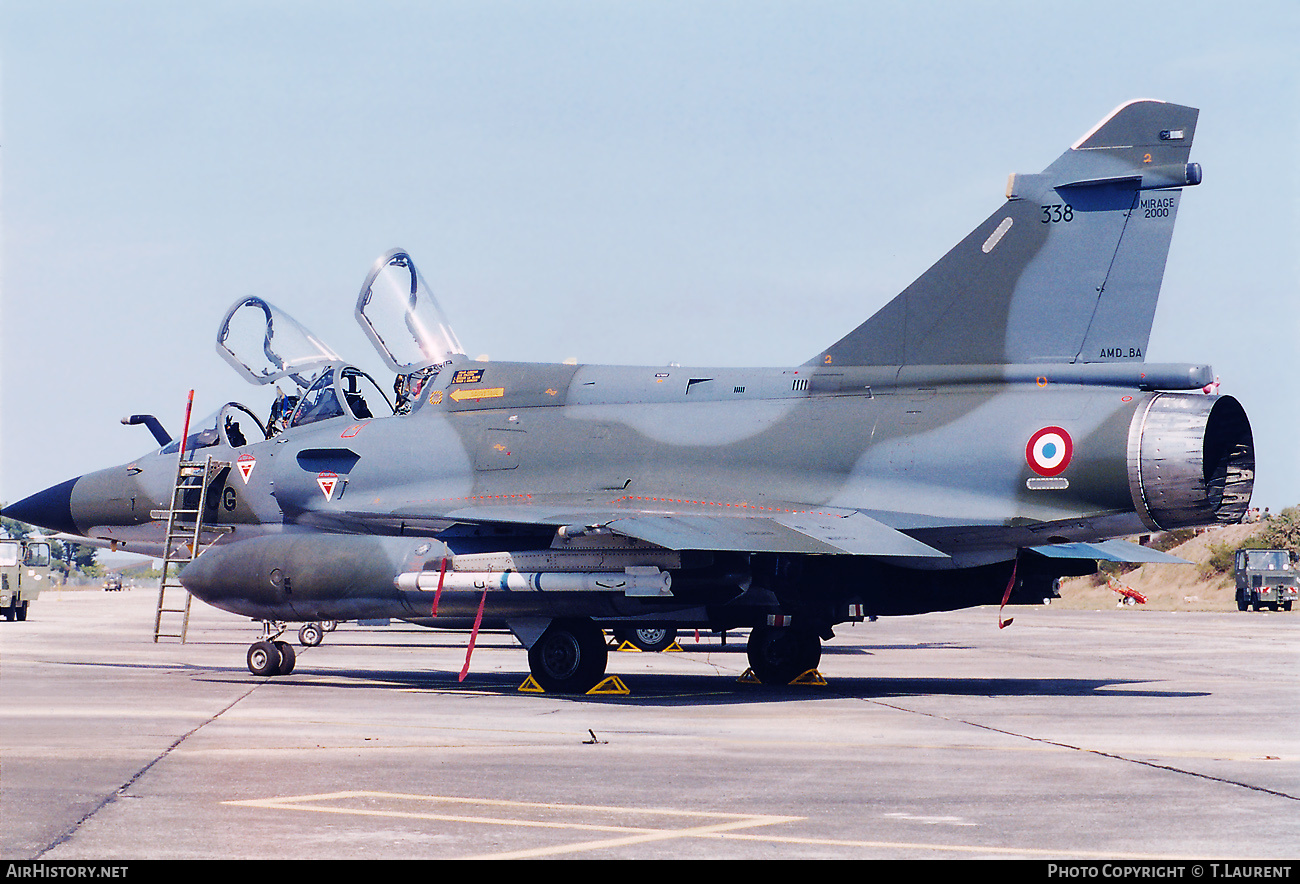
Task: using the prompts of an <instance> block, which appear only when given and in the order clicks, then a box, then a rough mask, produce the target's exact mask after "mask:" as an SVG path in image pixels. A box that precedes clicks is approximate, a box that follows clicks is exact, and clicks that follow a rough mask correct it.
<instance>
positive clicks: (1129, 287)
mask: <svg viewBox="0 0 1300 884" xmlns="http://www.w3.org/2000/svg"><path fill="white" fill-rule="evenodd" d="M1197 117H1198V111H1197V110H1196V109H1195V108H1189V107H1183V106H1180V105H1175V104H1169V103H1164V102H1159V101H1151V100H1141V101H1133V102H1129V103H1127V104H1124V105H1122V106H1120V107H1119V108H1117V109H1116V110H1115V111H1113V112H1112V113H1111V114H1109V115H1108V116H1106V117H1105V118H1104V119H1103V120H1102V121H1101V122H1100V123H1098V124H1097V125H1096V126H1094V127H1093V128H1092V129H1090V130H1089V131H1088V132H1087V133H1086V134H1085V135H1084V136H1083V137H1081V138H1080V139H1079V140H1078V141H1077V142H1075V144H1074V145H1072V146H1071V147H1070V148H1069V149H1068V150H1066V151H1065V153H1063V154H1062V155H1061V156H1060V157H1059V158H1058V159H1057V160H1056V161H1055V162H1053V163H1051V164H1050V165H1049V166H1047V168H1046V169H1044V170H1043V171H1042V172H1040V173H1038V174H1016V175H1012V176H1011V178H1010V180H1009V181H1008V186H1007V193H1006V201H1005V202H1004V203H1003V204H1002V206H1001V207H1000V208H998V209H997V211H995V212H994V213H993V214H992V215H990V216H989V217H988V218H987V219H986V220H985V221H983V222H982V223H981V224H979V226H977V227H976V228H975V229H974V230H973V231H972V232H971V233H970V234H969V235H968V236H967V237H966V238H965V239H963V240H962V241H961V242H960V243H958V244H957V246H956V247H954V248H953V249H952V250H951V251H949V252H948V253H947V254H946V255H944V256H943V257H942V258H941V259H940V260H939V261H938V262H937V263H936V264H935V265H934V266H933V267H931V268H930V269H929V270H928V271H926V272H925V273H924V274H923V275H922V276H921V277H919V278H918V279H917V280H916V281H915V282H914V283H912V284H911V285H910V286H908V287H907V288H906V289H905V290H904V291H903V292H902V293H900V294H899V295H898V296H897V297H896V298H894V299H893V300H892V301H890V302H889V303H888V304H886V305H885V306H884V307H883V308H882V309H881V310H880V311H879V312H877V313H876V314H874V315H873V316H871V317H870V318H868V319H867V320H866V321H865V322H863V323H862V324H860V325H858V326H857V327H856V328H854V329H853V330H851V331H849V332H848V333H847V334H846V335H844V336H843V337H841V338H840V339H839V340H837V341H835V343H833V344H831V345H830V346H828V347H827V348H825V349H824V350H822V351H821V352H820V353H817V354H815V355H813V356H812V357H811V358H810V359H808V360H807V361H806V362H804V363H803V364H801V365H795V366H787V367H777V368H755V369H741V368H694V367H686V368H684V367H679V366H670V367H666V368H665V367H629V366H595V365H568V364H554V365H547V364H525V363H510V362H490V363H487V362H476V361H472V360H470V359H468V358H467V357H466V355H465V353H464V351H463V348H462V347H460V345H459V342H458V341H457V339H456V337H455V335H454V333H452V332H451V329H450V326H449V325H448V324H447V323H446V320H445V316H443V314H442V313H441V310H440V308H439V307H438V306H437V305H436V302H434V300H433V299H432V298H431V297H430V296H429V294H428V289H427V285H426V284H425V283H424V281H423V279H422V277H421V276H420V274H419V273H418V272H417V271H416V270H415V266H414V263H413V262H412V261H411V259H410V256H409V255H408V254H407V253H405V252H403V251H401V250H395V251H393V252H390V253H389V254H387V255H385V256H383V257H381V258H380V259H379V260H378V261H377V262H376V264H375V266H374V267H373V268H372V270H371V272H370V274H369V275H368V276H367V278H366V281H365V283H364V284H363V286H362V289H361V293H360V296H359V298H358V302H357V309H356V315H357V318H358V320H359V321H360V322H361V324H362V327H363V328H364V329H365V330H366V332H367V334H368V335H369V336H370V338H371V340H372V342H374V343H375V345H376V347H377V348H378V349H379V351H380V352H381V354H383V355H384V356H385V360H386V362H387V364H388V367H389V368H390V369H391V370H393V371H394V372H395V373H396V375H397V377H398V382H399V383H398V386H397V393H398V396H397V402H396V403H395V404H393V405H391V406H388V407H386V408H377V407H376V406H377V405H378V400H377V399H375V398H374V396H373V394H372V393H369V391H362V387H361V386H357V385H356V384H352V385H351V386H349V384H345V383H344V382H343V380H342V378H343V374H344V373H345V372H346V370H347V369H346V367H345V366H342V365H341V364H329V365H326V366H325V367H324V368H323V369H322V370H321V371H320V372H319V373H318V374H317V376H316V379H315V380H313V381H312V382H311V383H310V384H309V385H308V386H307V388H306V390H305V392H304V393H303V395H302V396H301V397H300V401H299V402H298V403H297V405H296V407H295V409H294V410H293V412H292V413H291V415H290V418H289V421H288V423H289V426H288V427H287V428H286V429H285V430H284V431H283V432H280V433H274V434H273V433H271V432H269V431H265V429H264V436H265V438H263V439H262V440H261V441H258V442H256V443H250V444H249V445H248V449H247V450H246V451H243V452H242V453H236V449H238V448H239V447H240V446H236V445H234V444H233V442H234V440H232V439H231V438H229V434H228V433H227V435H226V438H225V439H224V440H222V442H221V444H223V445H225V446H226V448H228V449H229V452H228V453H229V454H230V455H233V457H234V462H235V463H240V462H241V460H242V463H244V464H245V466H244V467H236V468H235V470H236V473H237V474H238V475H239V479H237V480H236V481H234V482H232V483H230V484H229V485H227V486H226V487H228V488H230V489H232V490H231V492H230V493H229V494H226V493H225V492H224V489H223V493H222V495H218V499H220V500H223V501H224V500H229V502H230V507H229V512H230V513H231V514H232V516H231V517H230V518H229V519H228V521H229V522H230V523H231V524H232V527H233V528H234V530H232V531H230V532H229V533H227V534H225V535H223V536H222V537H220V538H218V539H217V542H215V543H214V545H213V546H212V547H211V548H209V549H208V550H207V551H206V552H204V553H203V554H202V555H200V556H199V557H198V558H197V559H196V560H195V561H194V562H193V563H192V564H190V565H189V566H188V567H187V568H186V569H185V571H184V573H183V574H182V581H183V582H184V584H185V586H186V587H187V588H188V589H189V590H190V591H191V592H192V593H193V594H194V595H196V596H198V597H199V598H200V599H203V600H204V601H206V602H208V603H209V604H212V605H215V606H216V607H219V608H223V609H225V610H229V611H233V612H236V613H239V614H243V615H246V616H250V617H253V618H256V619H261V620H264V621H268V622H277V621H310V620H348V619H356V618H363V617H394V618H401V619H406V620H410V621H412V622H417V623H423V624H426V625H440V626H444V627H452V628H466V629H473V628H476V627H477V626H479V625H482V624H483V623H486V622H493V623H504V624H506V625H507V626H508V627H509V628H510V629H511V631H512V632H513V633H514V634H515V636H516V637H517V638H518V639H519V640H520V642H521V643H522V644H523V645H524V646H525V647H526V648H527V649H528V660H529V668H530V671H531V674H532V676H533V678H534V679H535V680H536V681H537V683H538V684H539V685H540V686H541V687H542V688H544V689H545V690H548V691H585V690H587V689H589V688H591V687H592V686H593V685H595V684H596V683H598V682H599V680H600V679H601V678H602V677H603V676H604V674H605V669H606V665H607V649H606V644H605V638H604V632H603V631H604V629H606V628H617V627H626V626H629V625H639V626H666V627H683V626H684V627H692V626H694V627H705V628H711V629H725V628H748V629H749V630H750V635H749V640H748V651H749V661H750V664H751V668H752V669H753V671H754V674H755V675H756V676H757V677H758V678H759V679H761V680H762V681H764V682H781V683H784V682H786V681H789V680H791V679H793V678H796V677H798V676H799V675H800V674H802V673H804V672H806V671H807V670H810V669H813V668H815V667H816V666H817V665H818V664H819V662H820V654H821V642H822V641H823V640H825V639H828V638H830V637H831V636H832V635H833V629H834V627H835V626H837V625H838V624H841V623H845V622H851V621H857V620H861V619H864V618H867V617H874V616H882V615H901V614H913V613H922V612H927V611H941V610H952V609H956V608H962V607H967V606H973V605H985V604H993V605H998V604H1006V603H1008V602H1015V601H1017V600H1035V599H1036V600H1041V599H1043V598H1044V597H1046V596H1048V595H1050V594H1051V591H1052V590H1051V587H1052V585H1053V582H1054V581H1055V580H1056V579H1057V578H1059V577H1061V576H1065V575H1072V574H1083V573H1090V572H1092V571H1093V570H1095V568H1096V562H1097V561H1098V560H1119V561H1157V560H1168V557H1165V556H1164V555H1163V554H1161V553H1157V552H1154V551H1152V550H1149V549H1146V548H1144V547H1141V546H1138V545H1136V544H1132V543H1127V542H1124V541H1122V540H1117V539H1116V538H1122V537H1127V536H1131V535H1135V534H1140V533H1147V532H1152V531H1160V530H1168V529H1172V528H1178V527H1187V526H1194V525H1214V524H1228V523H1235V522H1237V521H1239V520H1240V519H1241V518H1242V516H1243V515H1244V513H1245V511H1246V508H1247V506H1248V505H1249V500H1250V494H1251V489H1252V485H1253V480H1254V453H1253V441H1252V436H1251V430H1250V423H1249V421H1248V419H1247V417H1246V414H1245V411H1244V409H1243V408H1242V407H1241V405H1240V404H1239V403H1238V402H1237V401H1236V400H1235V399H1233V398H1232V397H1230V396H1219V395H1205V394H1204V393H1202V388H1203V387H1205V386H1206V385H1207V384H1210V383H1211V382H1212V381H1213V379H1214V372H1213V370H1212V368H1211V367H1210V366H1207V365H1199V364H1181V363H1180V364H1154V363H1148V362H1146V361H1145V358H1144V354H1145V352H1146V348H1147V341H1148V339H1149V335H1150V330H1151V324H1152V320H1153V317H1154V313H1155V307H1156V301H1157V298H1158V295H1159V290H1160V284H1161V280H1162V277H1163V273H1164V266H1165V261H1166V257H1167V254H1168V249H1169V244H1170V240H1171V237H1172V233H1173V226H1174V221H1175V218H1176V215H1177V210H1178V205H1179V202H1180V200H1181V197H1182V192H1183V190H1184V189H1185V188H1186V187H1190V186H1194V185H1197V184H1199V183H1200V181H1201V169H1200V167H1199V165H1197V164H1195V163H1191V162H1189V156H1190V151H1191V145H1192V139H1193V135H1194V132H1195V127H1196V123H1197ZM271 349H272V350H273V349H274V348H271ZM326 362H330V360H326ZM349 377H351V378H352V380H353V381H355V382H358V383H363V382H361V381H360V379H358V378H357V376H356V375H355V374H353V375H349ZM366 380H369V379H368V378H366ZM349 383H351V382H349ZM370 383H371V385H373V381H371V382H370ZM359 391H362V398H363V399H364V404H363V405H360V406H358V405H357V404H356V402H355V401H354V400H355V398H356V393H357V392H359ZM376 392H377V391H376ZM381 398H382V394H381ZM385 405H387V402H386V401H385ZM360 409H364V412H363V411H362V410H360ZM216 429H217V432H218V433H221V432H222V430H223V429H224V425H223V424H222V422H221V420H220V419H218V420H217V424H216ZM222 450H223V452H224V451H226V449H225V448H223V449H222ZM245 455H247V457H245ZM158 456H160V457H161V456H163V455H162V453H161V452H160V453H159V455H158ZM90 475H91V476H95V475H96V474H90ZM254 477H257V481H258V482H261V483H264V484H261V485H258V484H255V483H254V481H253V480H254ZM88 478H90V477H88V476H83V477H81V478H80V479H77V480H73V481H72V482H71V483H63V485H59V486H55V487H54V488H52V489H47V490H46V491H43V492H40V493H38V494H36V495H33V496H32V497H30V498H27V499H26V500H24V501H20V502H19V503H18V504H15V505H14V506H12V507H9V508H7V510H6V514H7V515H12V516H14V517H15V518H19V519H23V520H24V521H30V522H35V523H36V524H41V525H45V526H49V527H58V528H60V529H64V530H66V529H68V528H72V529H75V530H76V531H77V532H78V533H88V532H89V533H93V532H94V530H95V529H94V526H92V525H91V522H94V521H95V520H97V519H98V520H99V523H100V527H101V528H102V526H103V524H104V520H103V518H102V517H103V516H104V515H112V514H111V513H107V512H106V504H105V503H104V502H103V498H104V496H105V494H104V492H94V493H93V494H86V495H83V494H82V491H81V490H80V489H81V486H82V483H83V482H87V479H88ZM93 485H94V483H93V482H88V483H87V487H88V488H89V487H92V486H93ZM113 493H117V492H113ZM94 494H98V498H99V503H97V504H96V505H97V506H99V507H100V509H98V510H93V512H91V510H92V509H93V508H91V507H88V505H87V504H86V502H85V501H86V500H87V498H88V497H92V496H94ZM118 506H119V509H121V508H124V507H125V504H122V503H120V502H119V504H118ZM241 507H242V509H241ZM88 512H89V513H91V514H90V515H78V514H79V513H88ZM43 520H44V521H43ZM51 523H55V524H53V525H52V524H51ZM100 534H101V535H102V530H101V532H100ZM249 668H250V670H251V671H253V672H255V673H256V674H274V673H276V672H280V671H282V661H281V659H280V656H279V654H278V653H277V651H276V649H275V647H274V645H273V644H270V643H268V642H266V641H261V642H256V643H254V644H253V646H252V647H250V649H249Z"/></svg>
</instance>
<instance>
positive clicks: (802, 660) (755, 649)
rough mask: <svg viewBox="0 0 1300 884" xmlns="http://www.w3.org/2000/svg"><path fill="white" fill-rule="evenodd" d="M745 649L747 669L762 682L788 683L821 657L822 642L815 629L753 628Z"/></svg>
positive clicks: (812, 667) (814, 664)
mask: <svg viewBox="0 0 1300 884" xmlns="http://www.w3.org/2000/svg"><path fill="white" fill-rule="evenodd" d="M745 650H746V651H747V652H748V654H749V668H750V669H751V670H753V672H754V675H755V676H757V677H758V680H759V681H761V682H762V683H763V684H789V683H790V682H792V681H794V680H795V679H796V678H798V677H799V676H801V675H803V674H804V673H805V672H807V671H808V670H809V669H816V668H817V664H818V663H820V662H821V659H822V641H821V639H820V638H819V637H818V636H817V634H816V633H815V632H809V631H807V630H803V629H796V628H794V627H788V626H787V627H778V626H756V627H754V629H753V630H751V631H750V633H749V643H748V644H747V645H746V646H745Z"/></svg>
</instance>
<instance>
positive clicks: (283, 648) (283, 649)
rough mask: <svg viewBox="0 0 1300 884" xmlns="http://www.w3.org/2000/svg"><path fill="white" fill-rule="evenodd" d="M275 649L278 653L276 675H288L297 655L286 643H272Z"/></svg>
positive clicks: (291, 670) (291, 646)
mask: <svg viewBox="0 0 1300 884" xmlns="http://www.w3.org/2000/svg"><path fill="white" fill-rule="evenodd" d="M273 644H274V645H275V649H276V650H277V651H279V652H280V665H279V666H278V667H276V670H275V674H276V675H288V674H289V673H291V672H293V664H294V663H295V662H297V659H298V655H297V654H295V653H294V650H293V645H291V644H289V643H288V642H273Z"/></svg>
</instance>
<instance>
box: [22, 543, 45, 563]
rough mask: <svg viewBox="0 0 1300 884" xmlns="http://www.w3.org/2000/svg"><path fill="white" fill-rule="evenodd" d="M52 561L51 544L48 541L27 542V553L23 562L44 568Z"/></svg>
mask: <svg viewBox="0 0 1300 884" xmlns="http://www.w3.org/2000/svg"><path fill="white" fill-rule="evenodd" d="M49 563H50V545H49V544H48V543H29V544H27V555H26V557H25V558H24V559H23V564H24V565H27V566H29V567H32V568H44V567H45V566H46V565H48V564H49Z"/></svg>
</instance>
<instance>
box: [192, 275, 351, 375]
mask: <svg viewBox="0 0 1300 884" xmlns="http://www.w3.org/2000/svg"><path fill="white" fill-rule="evenodd" d="M217 353H219V354H220V355H221V358H222V359H224V360H226V361H227V362H229V363H230V364H231V365H232V366H233V367H234V369H235V370H236V371H238V372H239V373H240V374H241V375H243V376H244V378H245V379H246V380H248V381H249V382H250V383H254V384H270V383H274V382H275V381H277V380H279V379H280V378H289V379H291V380H292V381H293V382H294V383H296V384H297V385H298V386H299V387H300V388H302V389H304V390H305V389H307V388H308V387H310V386H311V384H312V380H313V379H314V378H315V376H316V375H317V374H318V373H319V372H320V370H321V368H322V367H324V366H325V365H328V364H330V363H334V362H340V361H341V360H340V359H339V357H338V355H337V354H335V352H334V351H333V350H331V349H330V348H329V347H327V346H326V345H325V344H324V343H323V342H322V341H321V340H320V339H319V338H317V337H316V336H315V335H313V334H312V333H311V332H310V331H308V330H307V329H306V328H304V327H303V326H302V325H300V324H299V323H298V322H297V321H296V320H295V319H294V318H293V317H292V316H290V315H289V314H287V313H285V312H284V311H283V310H281V309H280V308H278V307H276V306H274V305H272V304H270V303H268V302H266V301H264V300H262V299H261V298H258V297H248V298H243V299H241V300H239V301H236V302H235V304H234V306H232V307H231V308H230V309H229V310H227V311H226V318H225V319H224V320H223V321H222V323H221V327H220V329H219V330H218V331H217Z"/></svg>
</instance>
